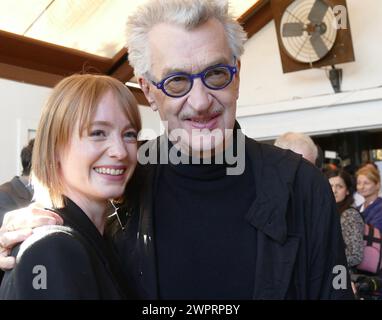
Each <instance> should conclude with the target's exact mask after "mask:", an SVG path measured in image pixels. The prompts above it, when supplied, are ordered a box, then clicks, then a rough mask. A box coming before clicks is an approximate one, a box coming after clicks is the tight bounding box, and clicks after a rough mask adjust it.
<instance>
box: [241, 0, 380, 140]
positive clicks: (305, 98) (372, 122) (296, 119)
mask: <svg viewBox="0 0 382 320" xmlns="http://www.w3.org/2000/svg"><path fill="white" fill-rule="evenodd" d="M347 4H348V14H349V20H350V21H349V22H350V27H351V32H352V38H353V46H354V52H355V57H356V61H355V62H351V63H346V64H342V65H338V67H339V68H342V69H343V82H342V91H343V93H341V94H334V93H333V89H332V87H331V84H330V81H329V80H328V79H327V76H326V74H325V72H324V71H323V70H319V69H311V70H305V71H299V72H293V73H287V74H283V72H282V67H281V60H280V55H279V48H278V45H277V37H276V30H275V25H274V22H273V21H272V22H270V23H269V24H268V25H267V26H265V27H264V28H263V29H262V30H261V31H260V32H258V33H257V34H256V35H254V36H253V37H252V38H251V39H249V41H248V42H247V43H246V45H245V50H246V51H245V53H244V55H243V57H242V69H241V73H240V75H241V86H240V98H239V101H238V113H237V115H238V120H239V122H240V123H241V125H242V127H243V130H244V131H245V132H246V133H247V134H248V135H250V136H251V137H254V138H256V139H259V140H268V139H273V138H275V137H277V136H278V135H280V134H282V133H283V132H285V131H303V132H307V133H310V134H318V133H324V132H336V131H351V130H355V129H359V128H368V127H373V128H374V127H382V90H381V89H380V88H379V87H381V86H382V63H381V58H380V57H381V56H382V42H381V41H380V40H379V37H380V36H379V34H380V33H381V32H382V20H381V17H382V2H381V1H379V0H363V1H359V0H347Z"/></svg>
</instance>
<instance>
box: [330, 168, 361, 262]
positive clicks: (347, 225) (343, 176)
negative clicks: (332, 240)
mask: <svg viewBox="0 0 382 320" xmlns="http://www.w3.org/2000/svg"><path fill="white" fill-rule="evenodd" d="M325 176H326V177H327V178H328V179H329V183H330V186H331V187H332V190H333V194H334V197H335V199H336V203H337V209H338V213H339V214H340V221H341V229H342V236H343V238H344V241H345V253H346V259H347V262H348V266H349V267H350V268H352V267H355V266H357V265H358V264H360V263H361V261H362V258H363V249H364V243H363V231H364V227H365V223H364V221H363V219H362V217H361V215H360V213H359V212H358V210H357V209H355V208H354V207H352V204H353V201H354V200H353V193H354V184H353V182H352V177H351V176H350V175H349V174H348V173H347V172H346V171H344V170H327V171H325Z"/></svg>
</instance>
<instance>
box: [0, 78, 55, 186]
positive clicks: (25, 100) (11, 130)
mask: <svg viewBox="0 0 382 320" xmlns="http://www.w3.org/2000/svg"><path fill="white" fill-rule="evenodd" d="M50 90H51V89H49V88H45V87H39V86H34V85H29V84H24V83H20V82H15V81H9V80H4V79H0V97H1V103H0V114H1V117H0V130H1V134H0V149H1V157H0V183H4V182H5V181H7V180H9V179H11V178H12V177H13V176H14V175H19V174H21V163H20V151H21V149H22V147H23V146H25V145H26V144H27V143H28V129H36V126H37V123H38V119H39V117H40V111H41V108H42V105H43V103H44V102H45V99H46V98H47V96H48V94H49V92H50ZM30 135H31V137H32V135H33V133H30Z"/></svg>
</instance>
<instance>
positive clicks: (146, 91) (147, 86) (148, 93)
mask: <svg viewBox="0 0 382 320" xmlns="http://www.w3.org/2000/svg"><path fill="white" fill-rule="evenodd" d="M138 84H139V86H140V87H141V89H142V91H143V93H144V94H145V97H146V99H147V101H148V102H149V104H150V107H151V109H152V110H153V111H157V110H158V106H157V105H156V103H155V100H154V97H153V94H152V91H151V88H150V84H149V83H148V82H147V80H146V79H145V78H142V77H138Z"/></svg>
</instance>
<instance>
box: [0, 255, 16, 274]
mask: <svg viewBox="0 0 382 320" xmlns="http://www.w3.org/2000/svg"><path fill="white" fill-rule="evenodd" d="M15 264H16V259H15V257H0V269H2V270H4V271H5V270H9V269H13V268H14V267H15Z"/></svg>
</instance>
